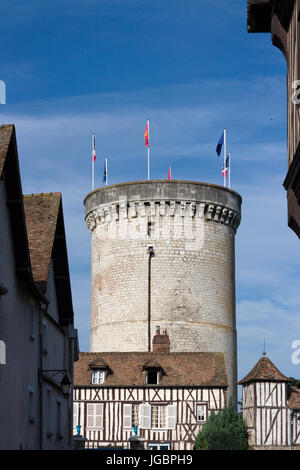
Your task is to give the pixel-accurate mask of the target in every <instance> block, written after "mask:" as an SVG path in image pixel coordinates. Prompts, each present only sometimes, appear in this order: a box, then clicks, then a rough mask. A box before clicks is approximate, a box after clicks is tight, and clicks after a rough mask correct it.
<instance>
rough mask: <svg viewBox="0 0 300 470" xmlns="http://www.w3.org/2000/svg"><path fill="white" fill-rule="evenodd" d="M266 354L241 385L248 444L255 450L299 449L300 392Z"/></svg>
mask: <svg viewBox="0 0 300 470" xmlns="http://www.w3.org/2000/svg"><path fill="white" fill-rule="evenodd" d="M290 382H291V379H289V378H287V377H285V376H284V375H283V374H282V373H281V372H280V371H279V370H278V369H277V368H276V367H275V365H274V364H273V363H272V362H271V361H270V359H269V358H268V357H267V356H266V355H265V354H264V355H263V356H262V357H261V358H260V359H259V361H258V362H257V363H256V364H255V366H254V367H253V369H252V370H251V371H250V372H249V374H248V375H247V376H246V377H245V378H244V379H242V380H241V381H240V382H239V384H240V385H242V386H243V417H244V420H245V422H246V425H247V429H248V433H249V444H250V445H252V446H253V447H254V448H256V449H266V450H267V449H281V448H283V449H284V448H297V447H298V448H300V389H299V388H297V386H291V384H290Z"/></svg>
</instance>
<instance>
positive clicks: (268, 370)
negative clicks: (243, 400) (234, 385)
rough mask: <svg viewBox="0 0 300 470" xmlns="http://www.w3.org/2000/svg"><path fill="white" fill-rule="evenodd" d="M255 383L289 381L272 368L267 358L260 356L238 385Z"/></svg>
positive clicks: (272, 365) (275, 368)
mask: <svg viewBox="0 0 300 470" xmlns="http://www.w3.org/2000/svg"><path fill="white" fill-rule="evenodd" d="M256 381H266V382H289V379H288V378H287V377H285V375H283V374H282V373H281V372H280V371H279V370H278V369H277V367H275V366H274V364H273V362H271V361H270V359H269V358H268V357H267V356H262V357H261V358H260V359H259V361H258V362H257V363H256V364H255V366H254V367H253V369H251V371H250V372H249V374H248V375H246V377H244V378H243V379H242V380H241V381H240V382H239V385H243V384H246V383H249V382H256Z"/></svg>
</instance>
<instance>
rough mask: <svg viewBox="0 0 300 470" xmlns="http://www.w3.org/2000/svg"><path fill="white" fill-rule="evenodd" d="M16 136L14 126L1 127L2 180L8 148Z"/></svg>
mask: <svg viewBox="0 0 300 470" xmlns="http://www.w3.org/2000/svg"><path fill="white" fill-rule="evenodd" d="M14 134H15V128H14V125H13V124H3V125H1V126H0V178H2V173H3V169H4V165H5V161H6V157H7V152H8V147H9V144H10V142H11V140H12V139H13V137H15V136H14Z"/></svg>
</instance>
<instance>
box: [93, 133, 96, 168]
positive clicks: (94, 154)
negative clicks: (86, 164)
mask: <svg viewBox="0 0 300 470" xmlns="http://www.w3.org/2000/svg"><path fill="white" fill-rule="evenodd" d="M92 146H93V150H92V160H93V162H94V163H95V161H96V150H95V136H94V134H93V135H92Z"/></svg>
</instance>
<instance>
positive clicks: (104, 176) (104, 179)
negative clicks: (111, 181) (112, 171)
mask: <svg viewBox="0 0 300 470" xmlns="http://www.w3.org/2000/svg"><path fill="white" fill-rule="evenodd" d="M106 178H107V174H106V160H104V173H103V183H105V182H106Z"/></svg>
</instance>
